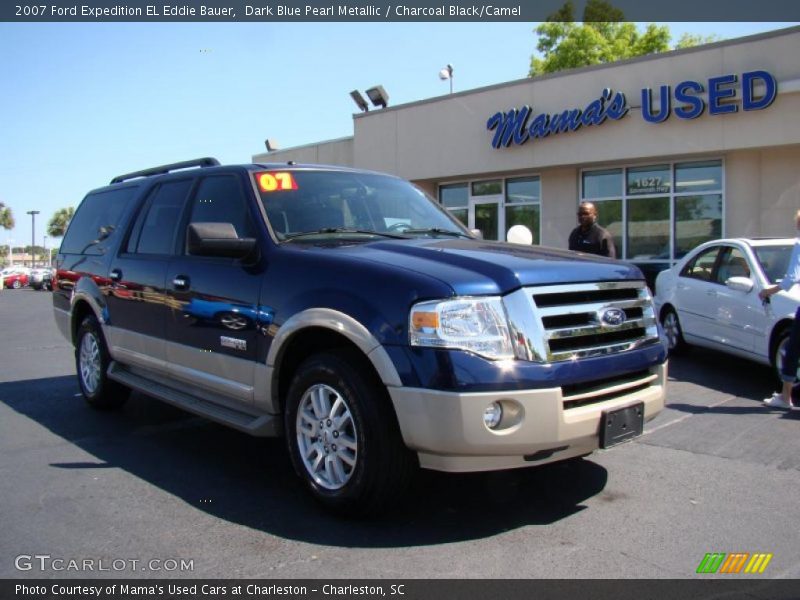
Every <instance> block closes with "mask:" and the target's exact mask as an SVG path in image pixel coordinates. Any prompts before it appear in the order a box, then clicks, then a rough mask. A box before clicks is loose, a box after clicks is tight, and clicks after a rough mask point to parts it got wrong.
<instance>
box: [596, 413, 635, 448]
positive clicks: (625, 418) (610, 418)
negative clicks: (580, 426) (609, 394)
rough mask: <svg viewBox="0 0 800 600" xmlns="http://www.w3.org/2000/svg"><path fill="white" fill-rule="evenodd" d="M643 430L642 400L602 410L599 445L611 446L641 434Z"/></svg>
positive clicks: (602, 446) (603, 446)
mask: <svg viewBox="0 0 800 600" xmlns="http://www.w3.org/2000/svg"><path fill="white" fill-rule="evenodd" d="M643 431H644V402H639V403H638V404H633V405H631V406H626V407H624V408H617V409H615V410H607V411H603V416H602V420H601V421H600V447H601V448H611V447H612V446H616V445H617V444H621V443H622V442H627V441H628V440H631V439H633V438H635V437H639V436H640V435H642V432H643Z"/></svg>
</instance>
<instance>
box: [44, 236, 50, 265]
mask: <svg viewBox="0 0 800 600" xmlns="http://www.w3.org/2000/svg"><path fill="white" fill-rule="evenodd" d="M44 251H45V252H47V266H48V267H49V266H50V252H48V250H47V236H44Z"/></svg>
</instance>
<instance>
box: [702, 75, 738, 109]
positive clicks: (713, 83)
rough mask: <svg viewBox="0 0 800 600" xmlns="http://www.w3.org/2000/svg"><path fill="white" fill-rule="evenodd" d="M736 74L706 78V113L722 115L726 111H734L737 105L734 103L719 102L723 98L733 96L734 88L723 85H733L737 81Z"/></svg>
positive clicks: (734, 94) (734, 93)
mask: <svg viewBox="0 0 800 600" xmlns="http://www.w3.org/2000/svg"><path fill="white" fill-rule="evenodd" d="M738 79H739V78H738V77H736V75H723V76H722V77H712V78H711V79H709V80H708V114H710V115H724V114H726V113H735V112H736V111H738V110H739V107H738V106H736V105H735V104H730V103H728V104H723V103H722V102H720V101H721V100H724V99H725V98H734V97H735V96H736V90H735V89H733V88H732V87H724V86H730V85H733V84H734V83H736V82H737V81H738Z"/></svg>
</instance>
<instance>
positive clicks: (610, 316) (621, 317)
mask: <svg viewBox="0 0 800 600" xmlns="http://www.w3.org/2000/svg"><path fill="white" fill-rule="evenodd" d="M625 318H626V317H625V311H624V310H622V309H621V308H608V309H606V310H604V311H603V313H602V314H601V315H600V322H601V323H602V324H603V325H609V326H611V327H618V326H620V325H622V324H623V323H624V322H625Z"/></svg>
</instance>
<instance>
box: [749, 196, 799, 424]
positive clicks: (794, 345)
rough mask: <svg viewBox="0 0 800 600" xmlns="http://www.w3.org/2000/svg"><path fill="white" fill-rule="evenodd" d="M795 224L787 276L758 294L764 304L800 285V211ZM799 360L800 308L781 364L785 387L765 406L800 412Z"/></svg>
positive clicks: (767, 399)
mask: <svg viewBox="0 0 800 600" xmlns="http://www.w3.org/2000/svg"><path fill="white" fill-rule="evenodd" d="M794 222H795V227H796V228H797V235H798V237H797V239H795V241H794V248H793V249H792V255H791V257H790V258H789V265H788V266H787V268H786V275H785V276H784V278H783V279H782V280H781V282H780V283H779V284H778V285H772V286H769V287H765V288H764V289H763V290H761V291H760V292H759V293H758V297H759V298H761V301H762V302H768V301H769V298H770V296H772V295H774V294H777V293H778V292H780V291H781V290H783V291H785V292H788V291H789V290H790V289H792V287H793V286H794V285H795V284H797V283H800V210H798V211H797V214H795V217H794ZM798 358H800V307H798V309H797V312H795V315H794V322H793V323H792V330H791V332H790V333H789V343H788V344H786V353H785V354H784V356H783V362H782V363H781V381H782V382H783V386H782V387H781V391H780V392H775V393H774V394H772V396H770V397H769V398H766V399H765V400H764V405H765V406H769V407H772V408H790V409H792V410H800V406H795V405H793V404H792V387H793V386H794V384H795V381H796V379H797V361H798Z"/></svg>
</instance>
